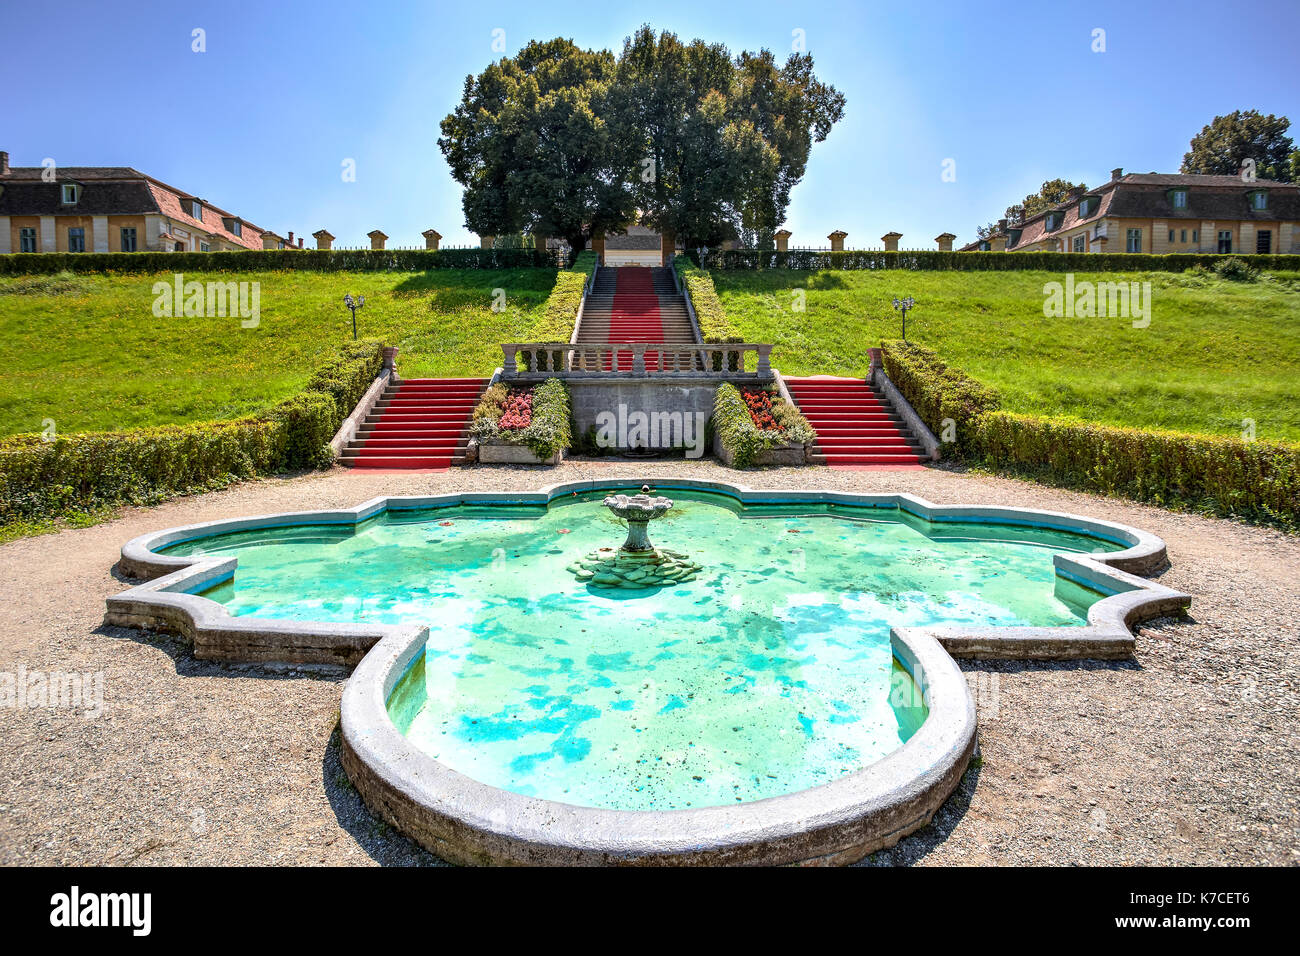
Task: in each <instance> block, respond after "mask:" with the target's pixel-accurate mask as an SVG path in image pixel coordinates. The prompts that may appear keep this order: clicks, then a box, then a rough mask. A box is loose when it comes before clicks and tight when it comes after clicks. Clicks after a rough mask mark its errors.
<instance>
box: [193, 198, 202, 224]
mask: <svg viewBox="0 0 1300 956" xmlns="http://www.w3.org/2000/svg"><path fill="white" fill-rule="evenodd" d="M190 218H191V219H197V220H198V221H199V222H202V221H203V203H201V202H199V201H198V200H197V199H191V200H190Z"/></svg>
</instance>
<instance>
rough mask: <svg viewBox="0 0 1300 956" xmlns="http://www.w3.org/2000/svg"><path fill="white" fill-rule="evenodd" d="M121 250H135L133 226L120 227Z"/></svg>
mask: <svg viewBox="0 0 1300 956" xmlns="http://www.w3.org/2000/svg"><path fill="white" fill-rule="evenodd" d="M122 251H123V252H135V227H134V226H123V227H122Z"/></svg>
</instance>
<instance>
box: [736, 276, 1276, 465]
mask: <svg viewBox="0 0 1300 956" xmlns="http://www.w3.org/2000/svg"><path fill="white" fill-rule="evenodd" d="M713 278H714V282H715V284H716V285H717V290H718V294H719V296H720V297H721V299H722V303H723V306H724V307H725V308H726V310H727V314H728V315H729V316H730V317H731V319H732V321H733V322H735V323H736V325H737V326H738V327H739V329H740V331H741V332H742V333H743V334H744V336H745V338H746V340H747V341H750V342H771V343H774V344H775V345H776V349H775V350H774V351H773V355H772V360H773V364H774V365H775V366H776V367H777V368H779V369H780V370H781V371H782V372H783V373H784V374H787V375H815V374H836V375H863V374H865V373H866V371H867V368H868V364H869V363H868V359H867V354H866V349H867V348H868V347H870V346H874V345H878V344H879V343H880V340H881V339H882V338H897V337H898V334H899V318H898V314H897V313H896V312H895V311H894V309H893V307H892V305H891V302H892V299H893V298H894V296H896V295H897V296H899V297H900V298H901V297H903V296H905V295H911V296H913V297H915V299H916V308H915V310H914V311H913V312H912V313H911V314H910V315H909V316H908V323H907V334H908V339H909V340H912V341H915V342H919V343H921V344H923V345H928V346H930V347H932V348H935V349H937V350H938V351H939V353H940V354H941V355H942V356H943V357H944V358H945V359H948V360H950V361H952V362H953V363H955V364H956V365H957V366H958V367H960V368H962V369H964V370H966V371H968V372H970V373H971V374H972V375H974V376H975V377H977V378H979V379H981V380H982V381H985V382H987V383H989V384H992V385H994V386H996V387H997V388H998V389H999V390H1000V391H1001V393H1002V395H1003V402H1004V407H1006V408H1008V409H1009V410H1013V411H1021V412H1033V413H1042V414H1068V415H1075V416H1078V417H1080V418H1085V419H1090V420H1094V421H1098V422H1107V423H1113V424H1120V425H1134V426H1144V427H1158V428H1172V429H1178V430H1183V431H1194V432H1211V433H1221V434H1232V433H1239V432H1240V431H1241V429H1242V419H1245V418H1251V419H1254V420H1255V423H1256V429H1257V437H1259V438H1261V439H1264V438H1282V439H1289V440H1293V441H1294V440H1300V276H1298V275H1296V274H1294V273H1292V274H1285V275H1279V276H1277V277H1276V278H1275V279H1274V280H1272V281H1260V282H1256V283H1231V282H1223V281H1220V280H1218V279H1206V278H1200V277H1196V276H1193V275H1191V274H1185V275H1183V274H1173V275H1170V274H1140V275H1139V274H1129V275H1122V274H1118V273H1110V274H1104V275H1098V274H1093V275H1085V274H1081V273H1080V274H1076V275H1075V281H1076V282H1080V281H1083V280H1090V281H1094V282H1096V281H1126V280H1127V281H1149V282H1150V283H1151V291H1152V299H1153V303H1154V305H1153V310H1152V313H1151V325H1150V327H1149V328H1145V329H1135V328H1133V327H1132V323H1131V321H1130V320H1128V319H1080V318H1059V319H1049V318H1045V317H1044V316H1043V311H1042V310H1043V302H1044V294H1043V284H1044V283H1045V282H1048V281H1063V279H1064V277H1063V276H1061V275H1056V274H1053V273H1046V272H899V271H891V272H874V273H872V272H849V271H843V272H819V273H808V272H794V271H786V270H775V271H770V272H762V273H755V272H743V271H719V272H714V273H713ZM796 288H802V289H805V290H806V291H807V311H806V312H804V313H797V312H794V311H792V308H791V306H792V302H793V296H792V290H794V289H796Z"/></svg>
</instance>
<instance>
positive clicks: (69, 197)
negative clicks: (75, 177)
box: [63, 183, 77, 205]
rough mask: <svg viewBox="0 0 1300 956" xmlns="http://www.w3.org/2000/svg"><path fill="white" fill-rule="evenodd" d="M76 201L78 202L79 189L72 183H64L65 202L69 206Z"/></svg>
mask: <svg viewBox="0 0 1300 956" xmlns="http://www.w3.org/2000/svg"><path fill="white" fill-rule="evenodd" d="M76 201H77V187H76V186H75V185H73V184H72V183H64V185H63V202H64V203H65V204H67V205H71V204H73V203H75V202H76Z"/></svg>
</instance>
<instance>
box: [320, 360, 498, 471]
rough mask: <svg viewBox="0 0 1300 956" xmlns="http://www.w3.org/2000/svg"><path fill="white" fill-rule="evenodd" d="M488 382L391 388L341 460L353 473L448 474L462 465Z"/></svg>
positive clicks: (407, 382) (439, 381)
mask: <svg viewBox="0 0 1300 956" xmlns="http://www.w3.org/2000/svg"><path fill="white" fill-rule="evenodd" d="M487 384H488V380H487V379H485V378H408V379H404V380H402V381H401V382H397V383H394V384H390V385H389V386H388V388H387V389H386V390H385V391H384V394H383V395H381V396H380V398H379V401H378V402H376V403H375V407H374V408H373V409H372V410H371V412H370V414H369V415H367V416H366V420H365V421H364V422H362V423H361V425H359V426H358V427H357V436H356V438H354V439H353V440H352V441H351V442H350V443H349V444H348V446H347V447H346V448H344V449H343V452H342V454H341V455H340V456H339V464H341V465H345V466H348V467H351V468H449V467H450V466H452V465H458V464H461V463H462V462H464V460H465V449H466V446H467V444H468V441H469V424H470V419H471V418H472V416H473V414H474V407H475V406H476V405H477V404H478V401H479V398H480V397H481V396H482V394H483V391H484V389H486V388H487Z"/></svg>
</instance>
